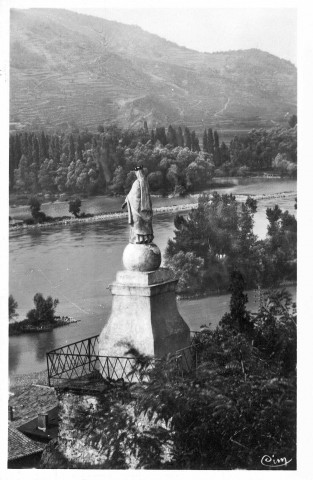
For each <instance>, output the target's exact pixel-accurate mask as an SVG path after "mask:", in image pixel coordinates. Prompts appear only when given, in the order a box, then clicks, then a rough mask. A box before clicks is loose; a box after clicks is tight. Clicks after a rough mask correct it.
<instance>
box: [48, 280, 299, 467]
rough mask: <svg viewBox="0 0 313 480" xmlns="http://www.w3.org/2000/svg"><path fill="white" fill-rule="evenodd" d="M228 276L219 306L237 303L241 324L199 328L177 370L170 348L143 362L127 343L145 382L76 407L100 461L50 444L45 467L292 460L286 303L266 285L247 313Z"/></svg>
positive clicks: (81, 433) (80, 428)
mask: <svg viewBox="0 0 313 480" xmlns="http://www.w3.org/2000/svg"><path fill="white" fill-rule="evenodd" d="M231 283H232V288H231V289H232V291H233V294H232V299H231V311H230V314H228V315H230V316H233V315H234V314H235V315H237V317H238V314H239V311H240V310H241V311H243V310H244V315H245V317H246V321H248V322H249V324H250V328H249V329H248V330H247V329H242V328H240V326H239V324H240V322H239V324H238V322H236V321H234V322H233V323H232V322H228V321H225V318H224V319H222V321H221V322H220V325H219V326H218V327H217V328H216V329H215V330H214V331H212V330H209V329H205V331H203V332H202V334H201V335H198V337H197V339H196V342H195V344H194V346H193V347H192V348H191V350H190V352H191V355H192V356H193V358H195V357H194V355H195V352H197V363H196V369H195V370H194V371H192V372H191V373H187V372H186V371H185V372H184V375H181V370H180V369H177V356H175V355H174V356H173V357H171V356H168V357H167V358H164V359H162V360H160V361H158V362H154V363H152V364H151V359H149V358H147V357H144V356H143V355H140V352H137V353H136V352H135V349H132V354H133V355H134V356H135V357H136V356H137V360H138V370H139V371H141V372H143V374H144V375H145V382H144V383H142V384H134V385H131V386H127V384H123V383H122V384H121V385H120V386H119V387H118V386H117V385H115V388H113V390H112V393H111V395H107V396H106V397H105V401H104V402H102V403H101V406H100V409H99V408H98V410H97V415H95V414H94V413H93V412H92V411H91V412H88V413H87V414H85V415H81V417H80V421H79V423H78V424H77V435H78V438H79V439H81V441H82V444H83V445H85V447H86V448H88V447H89V446H90V447H91V448H96V449H97V452H100V453H101V454H103V457H102V459H103V463H100V464H99V463H98V464H97V465H94V464H93V465H85V464H79V463H75V461H72V462H69V461H67V460H66V459H65V457H64V456H63V455H62V454H61V452H60V451H58V450H56V452H55V455H54V463H53V464H51V463H50V464H49V463H48V464H46V465H45V468H82V467H84V468H108V469H112V468H129V467H130V465H129V459H130V458H133V459H136V462H135V463H136V468H146V469H151V468H152V469H267V468H268V467H267V466H263V465H262V463H261V459H262V457H263V456H264V455H271V456H273V457H274V458H279V459H284V458H285V459H286V461H287V462H288V464H287V465H286V466H284V467H283V468H284V469H295V468H296V310H295V305H294V304H292V303H291V300H290V295H289V294H288V293H287V292H284V291H282V292H278V291H277V292H276V291H274V292H272V293H271V294H269V295H267V294H265V295H264V296H263V298H262V301H261V302H260V305H259V311H258V312H257V314H255V315H251V314H249V312H247V311H246V310H245V309H244V303H245V299H244V298H243V296H242V295H243V284H242V282H241V279H240V276H238V274H234V275H233V276H232V281H231ZM236 306H237V307H238V306H239V309H238V308H237V307H236ZM144 364H145V367H147V366H148V367H149V368H148V369H146V368H144V369H142V367H143V365H144ZM134 413H135V415H134Z"/></svg>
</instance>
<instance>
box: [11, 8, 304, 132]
mask: <svg viewBox="0 0 313 480" xmlns="http://www.w3.org/2000/svg"><path fill="white" fill-rule="evenodd" d="M10 55H11V71H10V102H11V103H10V114H11V120H12V121H14V120H15V121H17V120H18V121H20V122H22V123H24V124H25V123H32V124H33V125H35V124H39V125H40V124H45V125H51V126H53V127H61V126H62V125H64V124H66V123H67V122H73V123H76V124H77V125H79V126H87V127H89V128H94V127H96V126H97V125H99V124H103V123H111V122H117V123H118V124H120V125H122V126H125V127H126V126H136V125H142V122H143V119H145V120H147V122H148V125H149V127H152V126H155V125H157V124H165V125H166V124H169V123H172V124H181V125H188V126H190V127H192V128H195V129H196V130H199V131H200V130H203V126H204V125H205V126H210V125H213V126H220V127H224V128H240V127H241V126H254V125H255V126H262V125H265V126H266V125H270V124H271V122H273V121H274V122H275V121H278V122H279V121H282V119H283V117H284V115H285V114H286V113H287V112H292V113H295V111H296V68H295V67H294V66H293V65H292V64H291V63H290V62H287V61H285V60H281V59H279V58H277V57H275V56H273V55H270V54H268V53H265V52H262V51H259V50H245V51H231V52H222V53H199V52H196V51H193V50H189V49H187V48H185V47H180V46H178V45H176V44H174V43H172V42H169V41H167V40H164V39H162V38H160V37H158V36H156V35H153V34H150V33H147V32H145V31H143V30H142V29H141V28H139V27H137V26H130V25H124V24H121V23H118V22H112V21H108V20H104V19H100V18H97V17H92V16H88V15H82V14H78V13H74V12H70V11H66V10H58V9H29V10H11V53H10Z"/></svg>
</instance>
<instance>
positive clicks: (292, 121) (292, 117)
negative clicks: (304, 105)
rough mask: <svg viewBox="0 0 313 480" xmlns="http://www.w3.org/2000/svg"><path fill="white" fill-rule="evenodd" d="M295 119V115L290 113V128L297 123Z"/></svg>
mask: <svg viewBox="0 0 313 480" xmlns="http://www.w3.org/2000/svg"><path fill="white" fill-rule="evenodd" d="M297 121H298V119H297V115H291V117H290V118H289V120H288V123H289V126H290V128H293V127H295V126H296V125H297Z"/></svg>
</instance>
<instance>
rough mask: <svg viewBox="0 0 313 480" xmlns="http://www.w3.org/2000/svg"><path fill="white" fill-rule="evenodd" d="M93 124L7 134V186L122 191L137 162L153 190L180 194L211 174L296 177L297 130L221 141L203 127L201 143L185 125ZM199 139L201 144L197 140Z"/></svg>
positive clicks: (49, 190)
mask: <svg viewBox="0 0 313 480" xmlns="http://www.w3.org/2000/svg"><path fill="white" fill-rule="evenodd" d="M100 127H101V126H99V128H98V131H97V132H96V133H91V132H88V131H81V132H79V130H75V131H73V132H71V133H69V134H65V133H61V134H45V133H44V132H43V131H42V132H41V133H37V132H27V131H23V132H20V133H15V134H12V135H11V136H10V158H9V178H10V191H11V192H16V193H23V194H25V193H39V192H41V193H50V194H57V193H58V194H62V193H68V194H84V195H95V194H98V193H105V192H111V193H124V192H125V191H128V190H129V187H130V185H131V182H132V180H133V178H134V177H133V172H132V169H133V167H134V166H135V165H137V164H138V163H142V164H143V165H144V167H145V168H146V172H147V173H148V175H149V182H150V186H151V190H152V191H153V192H161V193H169V192H175V193H177V194H184V193H185V192H189V191H193V190H199V189H202V188H204V187H207V186H208V185H209V182H210V180H211V178H212V176H213V174H215V175H247V174H249V172H252V171H260V170H271V169H272V168H273V169H276V170H277V172H278V173H280V174H283V175H295V174H296V155H297V151H296V149H297V136H296V135H297V133H296V127H293V128H283V127H275V128H273V129H271V130H265V129H261V130H252V131H251V132H249V134H247V135H246V136H243V137H235V138H234V139H233V140H232V141H231V142H230V145H229V146H227V145H226V144H225V143H224V142H222V143H221V144H220V140H219V135H218V132H217V131H212V129H210V128H209V129H205V130H204V134H203V137H202V139H201V140H202V141H201V142H200V141H199V138H198V137H197V135H196V134H195V132H194V131H191V132H190V130H189V129H188V128H187V127H186V128H184V130H183V129H182V128H181V127H178V128H177V129H176V128H174V127H173V126H171V125H170V126H169V127H168V129H167V131H166V130H165V128H164V127H157V128H156V129H155V130H152V131H151V132H149V131H148V128H147V125H146V124H145V125H144V128H142V129H139V130H129V129H128V130H125V129H124V130H123V129H120V128H118V127H116V126H111V127H107V128H106V129H105V128H104V127H101V128H100ZM200 144H201V145H200Z"/></svg>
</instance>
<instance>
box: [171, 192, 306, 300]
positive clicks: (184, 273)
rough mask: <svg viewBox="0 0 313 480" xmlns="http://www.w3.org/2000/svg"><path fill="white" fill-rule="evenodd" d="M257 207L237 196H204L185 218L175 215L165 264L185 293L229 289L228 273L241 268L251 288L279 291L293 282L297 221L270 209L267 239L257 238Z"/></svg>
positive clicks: (277, 208)
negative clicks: (255, 230) (173, 234)
mask: <svg viewBox="0 0 313 480" xmlns="http://www.w3.org/2000/svg"><path fill="white" fill-rule="evenodd" d="M256 209H257V202H256V200H253V199H251V198H248V199H247V200H246V202H245V203H239V202H237V201H236V199H235V197H234V196H233V195H219V194H218V193H216V192H214V193H213V195H208V194H203V195H201V196H200V198H199V204H198V207H197V208H195V209H193V210H192V211H191V212H190V213H189V214H188V216H187V217H184V216H182V215H176V217H175V220H174V225H175V237H174V239H173V240H169V241H168V245H167V248H166V252H165V260H166V265H167V266H168V267H169V268H171V269H172V270H173V272H174V274H175V275H176V276H177V277H178V278H179V282H178V291H179V292H181V293H189V294H195V293H204V292H210V291H223V290H225V289H227V285H228V278H229V275H230V272H231V271H233V270H234V269H238V270H239V271H240V272H241V273H242V274H243V276H244V278H245V281H246V287H247V288H256V287H257V286H259V285H260V286H261V287H262V288H264V287H270V286H271V287H272V286H278V285H279V284H280V283H281V282H284V281H295V280H296V274H297V264H296V258H297V221H296V219H295V217H294V215H291V214H290V213H289V212H288V211H286V212H282V210H281V209H280V208H279V207H278V206H277V205H275V207H274V208H268V209H267V210H266V216H267V219H268V221H269V225H268V228H267V237H266V239H265V240H259V239H258V238H257V236H256V235H254V233H253V223H254V221H253V215H254V213H255V211H256Z"/></svg>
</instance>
